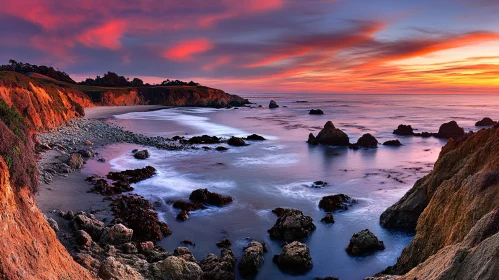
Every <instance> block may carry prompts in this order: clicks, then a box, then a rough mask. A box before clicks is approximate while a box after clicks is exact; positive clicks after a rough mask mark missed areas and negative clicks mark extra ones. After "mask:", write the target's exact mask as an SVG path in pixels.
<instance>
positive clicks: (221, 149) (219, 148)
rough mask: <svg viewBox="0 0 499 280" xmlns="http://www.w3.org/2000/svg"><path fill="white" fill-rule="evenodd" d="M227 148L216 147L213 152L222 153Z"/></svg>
mask: <svg viewBox="0 0 499 280" xmlns="http://www.w3.org/2000/svg"><path fill="white" fill-rule="evenodd" d="M228 149H229V148H227V147H224V146H218V147H216V148H215V150H217V151H219V152H224V151H227V150H228Z"/></svg>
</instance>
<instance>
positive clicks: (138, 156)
mask: <svg viewBox="0 0 499 280" xmlns="http://www.w3.org/2000/svg"><path fill="white" fill-rule="evenodd" d="M149 156H150V155H149V151H148V150H142V151H138V152H136V153H134V154H133V157H134V158H136V159H147V158H149Z"/></svg>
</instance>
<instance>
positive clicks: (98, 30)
mask: <svg viewBox="0 0 499 280" xmlns="http://www.w3.org/2000/svg"><path fill="white" fill-rule="evenodd" d="M125 26H126V23H125V21H123V20H112V21H109V22H107V23H105V24H104V25H102V26H98V27H95V28H91V29H88V30H86V31H84V32H83V34H81V35H80V36H78V41H79V42H80V43H82V44H83V45H85V46H87V47H91V48H104V49H110V50H119V49H120V48H121V41H120V38H121V37H122V36H123V32H124V31H125Z"/></svg>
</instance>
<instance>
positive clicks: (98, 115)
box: [85, 105, 170, 119]
mask: <svg viewBox="0 0 499 280" xmlns="http://www.w3.org/2000/svg"><path fill="white" fill-rule="evenodd" d="M167 108H170V107H168V106H161V105H135V106H96V107H90V108H85V118H87V119H105V118H110V117H112V116H114V115H119V114H126V113H130V112H144V111H153V110H161V109H167Z"/></svg>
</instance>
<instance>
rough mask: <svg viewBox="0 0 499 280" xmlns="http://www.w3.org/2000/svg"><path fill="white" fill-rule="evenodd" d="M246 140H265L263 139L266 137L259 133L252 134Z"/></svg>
mask: <svg viewBox="0 0 499 280" xmlns="http://www.w3.org/2000/svg"><path fill="white" fill-rule="evenodd" d="M246 140H253V141H263V140H266V139H265V137H263V136H260V135H258V134H251V135H249V136H248V137H246Z"/></svg>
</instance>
